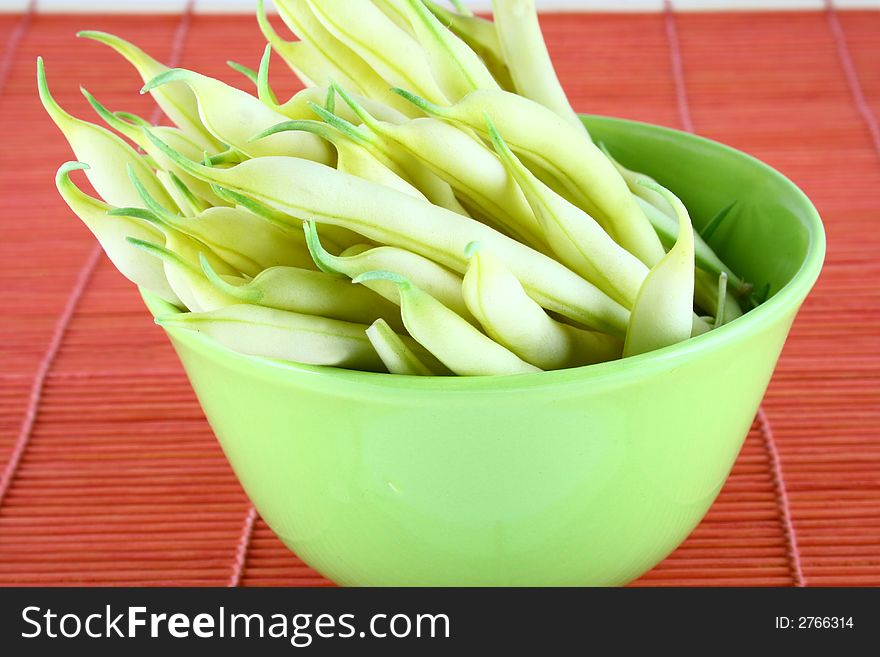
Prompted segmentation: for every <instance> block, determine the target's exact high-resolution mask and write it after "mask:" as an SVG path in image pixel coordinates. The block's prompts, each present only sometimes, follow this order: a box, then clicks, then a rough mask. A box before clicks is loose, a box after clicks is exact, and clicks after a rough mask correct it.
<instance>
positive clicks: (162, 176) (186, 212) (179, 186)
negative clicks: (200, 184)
mask: <svg viewBox="0 0 880 657" xmlns="http://www.w3.org/2000/svg"><path fill="white" fill-rule="evenodd" d="M172 175H173V174H169V173H168V172H167V171H163V170H162V169H159V170H157V171H156V178H158V179H159V182H160V183H162V187H163V188H164V189H165V191H166V192H168V196H170V197H171V198H172V199H173V200H174V205H175V206H176V207H177V208H179V209H180V212H181V214H183V216H184V217H194V216H195V215H196V214H197V213H198V212H199V209H198V208H199V203H198V199H196V198H195V197H194V196H192V192H190V193H189V194H187V193H185V192H184V189H185V186H184V185H183V183H182V182H181V181H180V179H179V178H178V179H175V178H172V177H171V176H172Z"/></svg>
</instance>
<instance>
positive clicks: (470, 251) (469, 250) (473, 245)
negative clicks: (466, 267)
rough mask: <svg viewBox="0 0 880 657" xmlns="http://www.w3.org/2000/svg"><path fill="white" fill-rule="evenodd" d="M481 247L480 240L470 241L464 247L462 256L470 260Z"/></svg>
mask: <svg viewBox="0 0 880 657" xmlns="http://www.w3.org/2000/svg"><path fill="white" fill-rule="evenodd" d="M482 248H483V243H482V242H476V241H475V242H470V243H469V244H468V245H467V246H466V247H464V257H465V258H467V259H468V260H470V259H471V258H473V257H474V256H475V255H476V254H477V253H478V252H479V251H480V249H482Z"/></svg>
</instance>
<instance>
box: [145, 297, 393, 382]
mask: <svg viewBox="0 0 880 657" xmlns="http://www.w3.org/2000/svg"><path fill="white" fill-rule="evenodd" d="M156 323H157V324H159V325H161V326H163V327H165V328H169V329H186V330H189V331H196V332H198V333H201V334H202V335H205V336H207V337H210V338H212V339H214V340H216V341H217V342H219V343H220V344H222V345H223V346H225V347H228V348H229V349H232V350H233V351H237V352H239V353H242V354H249V355H252V356H261V357H264V358H274V359H278V360H285V361H293V362H297V363H305V364H308V365H328V366H334V367H344V368H348V369H353V370H367V371H372V372H381V371H383V370H384V369H385V368H384V365H383V364H382V360H381V359H380V358H379V356H378V354H377V353H376V350H375V349H373V346H372V344H370V340H369V338H367V334H366V329H367V327H366V326H365V325H364V324H353V323H350V322H340V321H339V320H336V319H327V318H325V317H315V316H314V315H303V314H300V313H292V312H288V311H285V310H276V309H274V308H264V307H262V306H251V305H246V304H240V305H237V306H228V307H226V308H220V309H218V310H215V311H213V312H207V313H187V314H180V315H169V316H166V317H160V318H158V319H157V320H156Z"/></svg>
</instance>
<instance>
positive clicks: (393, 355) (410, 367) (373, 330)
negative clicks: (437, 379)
mask: <svg viewBox="0 0 880 657" xmlns="http://www.w3.org/2000/svg"><path fill="white" fill-rule="evenodd" d="M366 333H367V337H368V338H369V340H370V343H371V344H372V345H373V348H374V349H375V350H376V353H377V354H379V358H381V359H382V362H383V363H385V367H386V368H387V369H388V371H389V372H390V373H391V374H404V375H408V376H432V375H434V374H435V372H433V371H432V370H431V368H429V367H428V366H427V365H425V363H423V362H422V361H421V359H420V358H419V357H418V356H417V355H416V354H415V352H414V351H413V350H412V349H410V348H409V347H407V346H406V343H404V341H403V340H401V339H400V336H399V335H397V333H395V332H394V331H393V330H392V329H391V327H390V326H388V324H387V323H386V322H385V320H384V319H377V320H376V321H375V322H373V323H372V324H371V325H370V327H369V328H368V329H367V331H366Z"/></svg>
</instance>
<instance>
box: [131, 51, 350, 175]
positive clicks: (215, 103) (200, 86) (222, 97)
mask: <svg viewBox="0 0 880 657" xmlns="http://www.w3.org/2000/svg"><path fill="white" fill-rule="evenodd" d="M177 81H180V82H184V83H185V84H187V85H188V86H189V88H190V89H192V91H193V93H194V94H195V96H196V99H197V100H198V107H199V116H200V117H201V119H202V122H203V123H204V125H205V127H206V128H207V129H208V130H210V131H211V134H213V135H214V136H215V137H216V138H217V139H219V140H221V141H222V142H224V143H226V144H229V145H230V146H233V147H235V148H236V149H237V150H239V151H241V152H242V153H244V154H245V155H247V156H248V157H261V156H265V155H291V156H295V157H301V158H305V159H308V160H313V161H315V162H321V163H323V164H332V163H333V156H332V151H331V149H330V147H329V146H328V144H327V142H325V141H324V140H322V139H319V138H318V137H315V136H314V135H310V134H308V133H290V134H281V135H276V136H274V137H272V138H271V139H266V140H263V141H260V142H250V141H249V140H250V138H251V137H253V136H254V135H255V134H256V133H258V132H260V131H261V130H265V129H266V128H271V127H272V126H273V125H275V124H277V123H280V122H282V121H284V120H285V118H286V117H285V116H284V115H282V114H279V113H278V112H275V111H273V110H271V109H269V108H268V107H266V105H264V104H263V103H261V102H260V100H259V99H258V98H254V97H253V96H251V95H250V94H249V93H247V92H244V91H241V90H240V89H236V88H235V87H230V86H229V85H227V84H225V83H223V82H220V81H219V80H215V79H213V78H209V77H207V76H205V75H201V74H199V73H194V72H193V71H187V70H185V69H180V68H175V69H171V70H169V71H167V72H165V73H163V74H162V75H160V76H159V77H156V78H153V79H152V80H150V81H149V82H148V83H147V84H146V86H144V88H143V90H142V91H141V93H146V92H147V91H149V90H151V89H155V88H156V87H161V86H163V85H166V84H168V83H170V82H177Z"/></svg>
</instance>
